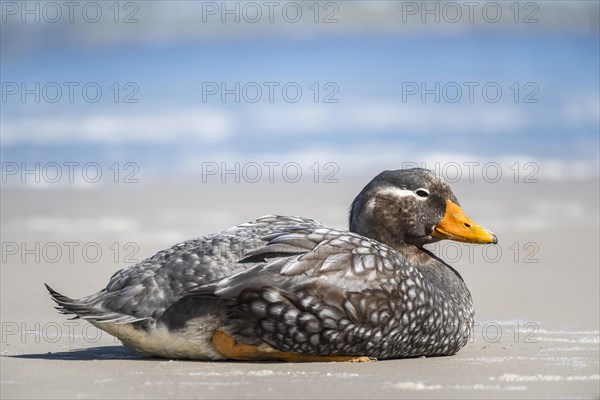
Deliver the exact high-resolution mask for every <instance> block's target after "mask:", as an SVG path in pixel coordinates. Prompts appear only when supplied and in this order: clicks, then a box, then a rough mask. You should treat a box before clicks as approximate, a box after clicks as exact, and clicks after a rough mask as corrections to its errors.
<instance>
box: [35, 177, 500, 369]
mask: <svg viewBox="0 0 600 400" xmlns="http://www.w3.org/2000/svg"><path fill="white" fill-rule="evenodd" d="M443 239H448V240H454V241H459V242H465V243H474V244H496V243H498V239H497V237H496V235H494V234H493V233H492V232H491V231H488V230H486V229H484V228H483V227H481V226H479V225H478V224H476V223H475V222H473V221H472V220H471V219H470V218H468V217H467V216H466V215H465V214H464V212H463V210H462V208H461V206H460V203H459V202H458V200H457V198H456V197H455V196H454V194H453V192H452V190H451V189H450V187H449V185H448V184H447V183H446V182H445V181H444V180H443V179H442V178H441V177H440V176H438V175H437V174H436V173H435V172H433V171H430V170H426V169H422V168H412V169H400V170H388V171H383V172H381V173H380V174H378V175H377V176H375V177H374V178H373V179H372V180H371V181H370V182H369V183H368V184H367V185H366V186H365V187H364V188H363V189H362V190H361V191H360V193H359V194H358V196H357V197H356V198H355V199H354V201H353V202H352V204H351V207H350V212H349V228H348V230H342V229H335V228H329V227H326V226H324V225H322V224H321V223H319V222H317V221H315V220H312V219H307V218H302V217H297V216H281V215H267V216H263V217H260V218H258V219H256V220H254V221H251V222H247V223H242V224H240V225H237V226H235V227H233V228H230V229H227V230H224V231H222V232H220V233H215V234H209V235H206V236H203V237H200V238H196V239H192V240H188V241H185V242H182V243H179V244H176V245H174V246H172V247H171V248H169V249H166V250H164V251H160V252H158V253H157V254H155V255H154V256H152V257H150V258H148V259H146V260H144V261H141V262H140V263H138V264H136V265H133V266H130V267H127V268H124V269H121V270H119V271H117V272H116V273H115V274H114V275H113V276H112V277H111V278H110V280H109V281H108V284H107V285H106V287H104V288H103V289H102V290H100V291H99V292H97V293H95V294H92V295H89V296H87V297H83V298H80V299H72V298H70V297H67V296H64V295H62V294H60V293H59V292H57V291H55V290H54V289H52V288H51V287H50V286H48V285H46V288H47V290H48V291H49V293H50V295H51V297H52V299H53V300H54V302H56V304H57V306H56V308H57V309H58V310H59V311H60V312H61V313H63V314H71V315H73V316H74V317H73V318H81V319H83V320H87V321H88V322H89V323H91V324H92V325H94V326H96V327H97V328H99V329H101V330H103V331H105V332H107V333H109V334H111V335H113V336H115V337H116V338H118V339H119V340H120V341H121V342H122V343H123V344H124V345H125V346H127V347H129V348H131V349H133V350H135V351H137V352H140V353H143V354H147V355H152V356H157V357H163V358H170V359H194V360H205V361H212V360H245V361H262V360H271V361H288V362H329V361H348V362H361V361H371V360H377V359H391V358H410V357H433V356H448V355H453V354H455V353H456V352H458V351H459V350H460V349H461V348H462V347H464V346H465V345H466V344H467V342H468V341H469V339H470V337H471V335H472V331H473V324H474V307H473V300H472V297H471V294H470V292H469V290H468V288H467V286H466V284H465V282H464V280H463V278H462V277H461V275H460V274H459V272H458V271H457V270H455V269H454V268H453V267H451V266H450V265H448V264H447V263H446V262H444V261H443V260H442V259H441V258H439V257H438V256H436V255H435V254H434V253H432V252H431V251H429V250H428V249H426V248H425V247H424V246H425V245H427V244H431V243H434V242H437V241H439V240H443Z"/></svg>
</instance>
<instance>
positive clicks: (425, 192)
mask: <svg viewBox="0 0 600 400" xmlns="http://www.w3.org/2000/svg"><path fill="white" fill-rule="evenodd" d="M415 194H416V195H417V196H419V197H421V198H426V197H427V196H429V190H427V189H425V188H419V189H417V190H415Z"/></svg>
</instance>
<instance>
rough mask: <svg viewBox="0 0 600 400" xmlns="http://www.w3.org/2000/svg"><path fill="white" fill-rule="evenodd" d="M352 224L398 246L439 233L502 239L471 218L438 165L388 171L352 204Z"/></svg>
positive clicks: (432, 238) (412, 244)
mask: <svg viewBox="0 0 600 400" xmlns="http://www.w3.org/2000/svg"><path fill="white" fill-rule="evenodd" d="M350 230H351V231H353V232H356V233H359V234H361V235H363V236H367V237H370V238H372V239H375V240H378V241H380V242H382V243H385V244H387V245H389V246H391V247H394V248H396V249H398V250H400V249H405V248H406V247H407V246H408V247H416V248H421V247H422V246H423V245H425V244H427V243H433V242H435V241H438V240H440V239H451V240H456V241H459V242H467V243H497V242H498V240H497V238H496V236H495V235H494V234H493V233H492V232H490V231H488V230H486V229H484V228H482V227H481V226H479V225H477V224H476V223H475V222H473V221H471V219H470V218H468V217H467V216H466V215H465V214H464V213H463V211H462V208H461V207H460V203H459V202H458V200H457V199H456V197H455V196H454V194H453V193H452V190H451V189H450V187H449V186H448V184H447V183H446V182H444V181H443V180H442V179H441V178H439V177H438V176H437V175H436V174H435V173H434V172H433V171H430V170H426V169H422V168H413V169H403V170H396V171H384V172H382V173H380V174H379V175H377V176H376V177H375V178H373V180H372V181H371V182H370V183H369V184H368V185H367V186H365V187H364V189H363V190H362V191H361V192H360V193H359V195H358V196H357V197H356V199H355V200H354V202H353V203H352V207H351V209H350Z"/></svg>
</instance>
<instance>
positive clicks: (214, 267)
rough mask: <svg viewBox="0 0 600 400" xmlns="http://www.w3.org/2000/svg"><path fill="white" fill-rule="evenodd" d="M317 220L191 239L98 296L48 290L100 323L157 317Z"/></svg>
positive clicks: (63, 305)
mask: <svg viewBox="0 0 600 400" xmlns="http://www.w3.org/2000/svg"><path fill="white" fill-rule="evenodd" d="M321 227H322V225H321V224H320V223H318V222H316V221H314V220H310V219H305V218H300V217H288V216H276V215H268V216H264V217H261V218H258V219H257V220H255V221H252V222H248V223H244V224H241V225H238V226H236V227H233V228H231V229H228V230H226V231H223V232H221V233H217V234H212V235H207V236H204V237H201V238H198V239H193V240H188V241H185V242H182V243H179V244H177V245H174V246H172V247H171V248H169V249H167V250H164V251H160V252H159V253H157V254H156V255H154V256H152V257H150V258H148V259H146V260H144V261H142V262H140V263H139V264H136V265H134V266H131V267H128V268H124V269H122V270H120V271H117V272H116V273H115V274H114V275H113V276H112V277H111V279H110V280H109V282H108V284H107V285H106V287H105V288H104V289H102V290H101V291H100V292H98V293H95V294H93V295H91V296H87V297H84V298H81V299H71V298H69V297H67V296H64V295H62V294H60V293H58V292H57V291H55V290H53V289H51V288H50V287H48V291H49V292H50V295H51V296H52V298H53V300H54V301H55V302H56V303H57V304H58V307H57V308H58V309H59V311H61V312H62V313H65V314H75V315H76V316H77V317H81V318H85V319H88V320H91V321H98V322H113V323H130V322H138V321H144V320H150V319H156V318H159V317H160V316H161V315H162V314H163V313H164V311H165V310H166V309H168V308H169V307H170V306H171V305H173V303H174V302H176V301H177V300H179V298H180V297H181V295H182V294H183V293H184V292H185V291H186V290H188V289H191V288H195V287H198V286H199V285H202V284H208V283H211V282H214V281H218V280H220V279H223V278H225V277H227V276H230V275H232V274H235V273H237V272H239V271H242V270H245V269H248V268H251V267H252V266H253V265H254V264H253V263H251V262H243V263H241V262H239V260H240V259H242V258H243V257H245V256H246V255H247V254H248V253H250V252H251V251H253V250H256V249H259V248H260V247H262V246H264V244H265V243H266V240H265V239H264V237H268V236H269V235H273V234H276V233H281V232H290V231H294V232H311V231H313V230H315V229H319V228H321Z"/></svg>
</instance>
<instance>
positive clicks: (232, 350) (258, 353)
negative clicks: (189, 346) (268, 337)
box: [212, 331, 375, 362]
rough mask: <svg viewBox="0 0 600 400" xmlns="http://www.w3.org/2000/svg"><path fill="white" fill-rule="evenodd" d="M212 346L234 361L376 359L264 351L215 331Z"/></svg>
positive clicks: (353, 360)
mask: <svg viewBox="0 0 600 400" xmlns="http://www.w3.org/2000/svg"><path fill="white" fill-rule="evenodd" d="M212 344H213V346H215V348H216V349H217V351H218V352H219V353H221V354H222V355H223V356H224V357H227V358H229V359H232V360H246V361H252V360H278V361H288V362H332V361H333V362H367V361H374V360H375V359H373V358H370V357H366V356H317V355H310V354H299V353H291V352H283V351H276V350H274V351H264V350H260V349H259V348H258V347H256V346H251V345H247V344H242V343H237V342H236V341H235V339H234V338H233V337H231V336H230V335H228V334H227V333H225V332H223V331H215V333H214V334H213V336H212Z"/></svg>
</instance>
